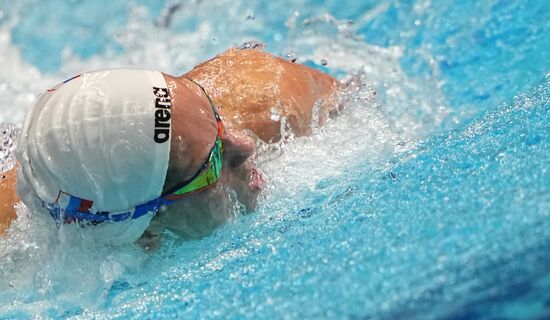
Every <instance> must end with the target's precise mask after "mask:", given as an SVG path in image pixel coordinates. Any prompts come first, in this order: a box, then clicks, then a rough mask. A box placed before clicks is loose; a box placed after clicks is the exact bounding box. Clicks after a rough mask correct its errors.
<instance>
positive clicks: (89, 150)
mask: <svg viewBox="0 0 550 320" xmlns="http://www.w3.org/2000/svg"><path fill="white" fill-rule="evenodd" d="M340 89H341V88H340V85H339V83H338V82H337V81H336V80H335V79H334V78H333V77H331V76H329V75H327V74H324V73H322V72H320V71H318V70H315V69H312V68H309V67H307V66H304V65H301V64H297V63H293V62H290V61H286V60H284V59H281V58H278V57H275V56H273V55H270V54H268V53H265V52H263V51H262V50H261V49H259V48H251V49H230V50H228V51H226V52H224V53H222V54H220V55H218V56H216V57H214V58H213V59H211V60H209V61H206V62H204V63H201V64H199V65H197V66H196V67H195V68H194V69H193V70H192V71H190V72H188V73H186V74H184V75H183V76H180V77H174V76H170V75H167V74H164V73H160V72H156V71H147V70H133V69H111V70H102V71H95V72H89V73H83V74H81V75H79V76H76V77H74V78H72V79H69V80H67V81H65V82H64V83H62V84H59V85H58V86H56V87H55V88H52V89H50V90H48V91H47V92H46V93H44V94H43V95H41V96H40V97H39V98H38V100H37V101H36V102H35V103H34V105H33V107H32V108H31V109H30V110H29V112H28V114H27V116H26V120H25V122H24V125H23V128H22V132H21V138H20V142H19V145H18V150H17V151H16V156H17V163H18V169H17V177H16V173H15V171H14V170H12V171H10V172H6V173H4V174H3V176H2V180H1V183H0V190H1V194H0V204H1V206H0V232H4V231H5V229H6V228H7V227H8V226H9V224H10V221H12V220H13V219H14V218H15V210H14V206H15V205H16V203H18V202H19V200H20V199H21V200H22V202H23V203H25V204H26V205H27V206H28V207H29V208H31V210H32V211H33V212H34V211H44V212H47V213H49V214H50V215H51V216H52V217H53V219H54V220H55V221H57V223H58V224H59V225H66V224H73V225H78V226H83V227H86V228H93V229H94V232H95V230H96V229H97V230H101V231H98V232H99V234H101V235H102V236H104V237H107V238H109V240H111V239H110V238H113V239H112V240H113V242H117V243H118V242H134V241H136V240H137V239H138V238H140V236H141V238H140V241H139V243H140V244H141V245H142V246H144V247H149V248H150V247H155V246H158V240H159V235H160V233H161V232H162V231H163V230H164V229H165V228H167V229H169V230H171V231H173V232H174V233H176V234H178V235H180V236H181V237H182V238H184V239H198V238H201V237H204V236H206V235H208V234H210V233H211V232H212V231H213V230H215V228H216V227H218V226H220V225H221V224H222V223H223V222H224V221H226V220H227V219H228V218H229V217H230V216H231V215H232V208H231V205H232V203H231V198H232V197H233V198H236V199H234V200H238V201H239V202H240V203H241V204H242V205H243V206H244V208H246V210H247V211H249V212H250V211H253V210H254V209H255V207H256V202H257V197H258V194H259V193H260V191H261V190H262V188H263V186H264V184H265V181H264V178H263V177H262V176H261V174H260V173H259V172H258V170H257V169H256V167H255V165H254V162H253V158H254V155H255V153H256V143H255V140H254V139H255V137H257V138H259V139H261V140H263V141H264V142H267V143H271V142H277V141H279V140H280V139H281V130H280V127H281V123H280V120H279V119H274V118H273V116H272V113H273V110H275V111H276V112H278V114H279V115H280V116H281V118H285V119H287V122H288V125H289V127H290V128H291V129H292V131H293V132H294V133H295V134H296V135H297V136H303V135H308V134H311V132H312V128H311V122H312V112H313V111H312V110H313V108H314V106H317V107H319V108H320V116H319V122H320V123H321V124H322V123H323V122H325V121H326V119H327V118H328V117H329V115H331V114H332V112H334V111H336V110H337V105H338V103H337V100H338V97H339V95H340V91H341V90H340ZM16 180H17V193H16V187H15V182H16ZM18 195H19V197H20V199H19V197H18ZM144 231H145V232H144Z"/></svg>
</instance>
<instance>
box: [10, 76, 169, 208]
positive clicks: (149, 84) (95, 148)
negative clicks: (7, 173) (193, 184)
mask: <svg viewBox="0 0 550 320" xmlns="http://www.w3.org/2000/svg"><path fill="white" fill-rule="evenodd" d="M170 129H171V101H170V95H169V92H168V86H167V84H166V81H165V80H164V77H163V75H162V74H161V73H160V72H156V71H147V70H132V69H112V70H103V71H95V72H89V73H83V74H81V75H79V76H77V77H74V78H72V79H69V80H67V81H65V82H64V83H62V84H60V85H58V86H57V87H55V88H54V89H51V90H48V92H46V93H44V94H43V95H41V96H40V97H39V98H38V100H37V101H36V102H35V103H34V105H33V106H32V108H31V110H30V111H29V112H28V114H27V117H26V119H25V122H24V125H23V129H22V132H21V139H20V143H19V147H18V152H17V159H18V161H19V163H20V170H19V177H18V180H19V181H18V191H19V195H20V196H21V198H22V200H23V202H25V203H26V204H27V205H29V204H30V203H36V202H35V201H36V200H37V198H38V200H39V201H41V202H42V203H47V204H49V203H56V202H60V201H62V200H61V199H60V198H62V197H63V196H64V195H70V196H74V197H78V198H81V199H86V205H87V206H88V208H86V209H87V210H89V211H90V212H102V211H106V212H121V211H124V210H127V209H128V208H131V207H135V206H137V205H140V204H142V203H144V202H147V201H149V200H152V199H155V198H157V197H159V196H160V195H161V193H162V191H163V187H164V182H165V179H166V173H167V171H168V163H169V158H170V133H171V132H170Z"/></svg>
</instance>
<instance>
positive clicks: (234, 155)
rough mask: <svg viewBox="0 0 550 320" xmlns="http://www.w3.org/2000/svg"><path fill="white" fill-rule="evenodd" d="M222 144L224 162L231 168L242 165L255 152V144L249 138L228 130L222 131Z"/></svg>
mask: <svg viewBox="0 0 550 320" xmlns="http://www.w3.org/2000/svg"><path fill="white" fill-rule="evenodd" d="M222 143H223V157H224V160H226V161H228V163H229V165H230V166H232V167H238V166H239V165H241V164H243V163H244V162H245V161H246V160H248V158H250V157H251V156H252V155H254V152H255V151H256V144H255V143H254V140H253V139H252V138H251V137H250V136H248V135H246V134H244V133H240V132H239V133H237V132H232V131H231V130H229V129H227V130H225V131H224V133H223V136H222Z"/></svg>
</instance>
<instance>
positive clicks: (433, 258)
mask: <svg viewBox="0 0 550 320" xmlns="http://www.w3.org/2000/svg"><path fill="white" fill-rule="evenodd" d="M176 3H178V2H176V1H168V2H166V3H165V2H164V1H132V2H127V3H122V2H120V3H115V4H111V3H110V2H108V1H88V2H85V1H69V2H67V1H48V2H40V1H19V2H17V3H11V2H8V1H0V36H2V37H0V51H1V52H2V55H3V56H5V57H7V61H3V62H2V63H1V65H0V94H1V97H0V104H1V109H0V123H2V122H5V123H15V124H20V122H21V120H22V115H23V114H24V110H26V109H27V108H28V105H29V104H30V101H32V99H33V98H34V97H35V95H36V94H38V93H40V91H41V90H42V89H44V88H46V87H49V86H51V84H52V83H54V84H55V83H56V82H57V81H59V80H62V79H64V78H67V76H68V75H71V74H74V73H78V72H79V71H82V70H83V69H84V70H89V69H95V68H101V67H110V66H121V65H133V66H141V67H149V68H156V69H160V70H163V71H166V72H168V73H173V74H180V73H183V72H185V71H186V70H189V69H190V68H192V66H193V65H194V64H196V63H198V62H200V61H201V60H204V59H206V58H208V57H210V56H212V55H214V54H216V53H218V52H221V51H223V50H225V49H226V48H227V47H229V46H233V45H239V44H241V43H243V42H245V41H250V40H257V41H262V42H264V43H265V44H266V45H267V50H268V51H270V52H272V53H275V54H278V55H281V56H288V57H296V58H297V59H298V61H299V62H302V63H306V64H308V65H310V66H313V67H316V68H319V69H323V70H325V71H327V72H330V73H332V74H333V75H335V76H337V77H339V78H341V79H354V83H356V84H357V86H356V89H354V90H350V92H348V93H347V100H346V110H345V112H344V113H343V114H342V115H341V116H340V118H339V119H337V120H335V121H333V122H331V123H329V124H328V125H327V127H325V128H319V129H317V130H316V131H317V133H316V135H315V136H313V137H308V138H300V139H295V140H294V141H293V142H291V143H289V144H288V145H282V146H278V147H277V151H275V152H273V151H270V152H271V153H270V152H267V153H268V154H267V155H264V156H262V157H261V159H260V160H261V164H260V167H261V168H262V170H263V171H264V172H265V173H266V174H267V176H268V177H269V179H270V182H271V186H270V188H269V190H268V191H267V192H266V194H264V195H263V196H262V201H261V203H260V207H259V208H258V210H257V212H255V213H253V214H251V215H247V216H239V217H238V218H237V219H235V220H233V221H229V222H228V223H227V224H226V225H225V226H224V227H222V228H221V229H219V230H218V231H217V232H216V233H214V234H213V235H212V236H210V237H207V238H205V239H203V240H200V241H190V242H183V241H180V240H178V239H177V237H175V236H174V235H172V234H170V233H167V234H165V237H164V240H165V241H164V243H163V246H162V247H161V249H160V250H159V251H157V252H155V253H153V254H146V253H143V252H142V251H141V250H140V249H138V248H136V247H134V246H125V247H120V248H119V247H109V246H104V245H101V244H97V243H88V242H86V241H81V240H79V239H71V240H70V241H68V240H67V235H64V234H62V233H61V234H58V233H57V231H56V229H55V227H52V225H51V223H50V221H49V220H47V219H46V218H44V217H36V216H33V215H32V213H29V212H28V211H27V210H25V208H21V209H20V212H21V217H20V219H19V220H18V221H17V222H16V224H15V226H14V228H12V230H11V231H10V232H11V233H10V236H11V238H9V239H8V240H1V241H0V256H2V260H1V262H0V275H1V278H0V318H28V317H30V316H32V315H35V316H42V317H46V318H64V317H74V318H83V319H92V318H93V319H102V318H123V319H125V318H136V319H137V318H139V319H141V318H155V319H156V318H247V319H258V318H260V319H271V318H274V319H278V318H288V319H296V318H306V319H312V318H329V319H335V318H338V319H340V318H348V319H363V318H367V319H369V318H372V319H378V318H392V319H393V318H398V319H403V318H405V319H546V318H549V317H550V255H549V254H548V252H550V104H549V100H550V37H549V36H548V34H550V3H549V2H548V1H543V0H541V1H483V2H481V1H467V0H466V1H461V2H460V3H451V2H450V1H437V2H436V1H433V2H432V1H420V0H419V1H387V2H379V1H363V2H360V3H359V2H357V1H328V0H327V1H313V0H310V1H272V2H268V1H261V2H260V1H258V2H256V3H254V4H249V3H248V2H245V1H216V2H213V1H189V2H188V3H185V5H184V6H183V7H180V8H179V9H177V10H175V13H174V14H173V15H172V16H170V15H169V14H167V12H168V10H167V8H168V7H170V6H171V5H173V4H176ZM105 8H108V10H106V9H105ZM323 60H326V61H327V62H328V64H327V66H326V67H325V66H323V63H322V61H323ZM28 90H31V91H32V92H30V93H29V92H28ZM374 90H376V94H374V93H373V92H374ZM1 126H2V128H7V127H6V125H5V124H4V125H1ZM7 131H9V132H8V133H9V134H12V133H13V131H14V130H13V129H11V127H10V128H9V129H7ZM15 131H16V130H15ZM8 133H7V134H4V138H5V139H4V140H5V142H4V144H6V145H8V144H10V143H11V142H10V141H11V139H8V138H7V137H8V136H9V134H8ZM273 153H275V154H273ZM0 159H2V161H3V163H2V164H3V165H4V164H5V163H9V162H10V161H11V162H13V160H12V159H11V158H10V157H9V156H7V155H6V156H5V157H0Z"/></svg>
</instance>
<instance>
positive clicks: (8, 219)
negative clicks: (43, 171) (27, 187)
mask: <svg viewBox="0 0 550 320" xmlns="http://www.w3.org/2000/svg"><path fill="white" fill-rule="evenodd" d="M16 177H17V170H16V169H15V168H14V169H12V170H10V171H7V172H3V173H1V174H0V236H1V235H3V234H4V232H5V231H6V230H7V229H8V228H9V227H10V225H11V223H12V221H13V220H15V218H17V214H16V212H15V205H16V204H17V203H18V202H19V197H18V196H17V193H16Z"/></svg>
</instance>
